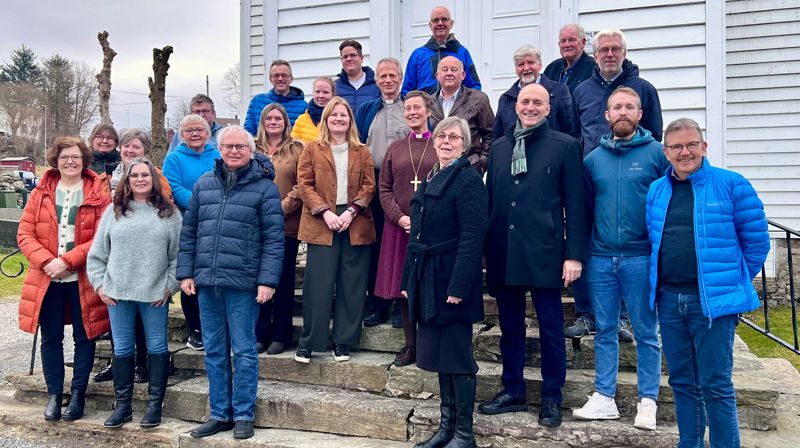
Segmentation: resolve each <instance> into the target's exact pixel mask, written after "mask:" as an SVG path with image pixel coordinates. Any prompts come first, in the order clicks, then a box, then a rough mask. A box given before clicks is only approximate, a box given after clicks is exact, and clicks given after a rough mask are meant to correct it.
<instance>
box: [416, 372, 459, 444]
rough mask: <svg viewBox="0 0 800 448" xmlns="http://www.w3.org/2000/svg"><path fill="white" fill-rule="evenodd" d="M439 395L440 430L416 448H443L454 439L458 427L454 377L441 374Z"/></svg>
mask: <svg viewBox="0 0 800 448" xmlns="http://www.w3.org/2000/svg"><path fill="white" fill-rule="evenodd" d="M439 395H440V396H441V398H442V404H441V406H440V410H441V414H442V416H441V419H440V421H439V430H438V431H436V433H435V434H434V435H433V437H431V438H430V439H428V440H426V441H425V442H422V443H418V444H416V445H414V448H441V447H443V446H445V445H447V442H449V441H450V439H452V438H453V430H454V428H455V426H456V402H455V391H454V390H453V376H452V375H450V374H448V373H440V374H439Z"/></svg>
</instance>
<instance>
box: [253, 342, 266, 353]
mask: <svg viewBox="0 0 800 448" xmlns="http://www.w3.org/2000/svg"><path fill="white" fill-rule="evenodd" d="M265 351H267V344H265V343H263V342H256V352H258V354H259V355H260V354H262V353H264V352H265Z"/></svg>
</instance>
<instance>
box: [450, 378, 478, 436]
mask: <svg viewBox="0 0 800 448" xmlns="http://www.w3.org/2000/svg"><path fill="white" fill-rule="evenodd" d="M453 389H454V390H455V391H456V413H457V417H456V429H455V434H454V435H453V439H452V440H450V443H448V444H447V445H445V448H476V447H477V446H478V445H477V444H476V443H475V434H474V433H473V432H472V412H473V411H474V409H475V375H453Z"/></svg>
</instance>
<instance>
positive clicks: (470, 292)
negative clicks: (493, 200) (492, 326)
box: [400, 157, 489, 325]
mask: <svg viewBox="0 0 800 448" xmlns="http://www.w3.org/2000/svg"><path fill="white" fill-rule="evenodd" d="M469 167H470V163H469V160H468V159H467V158H466V157H462V158H461V159H459V160H458V161H457V162H456V163H455V164H454V165H452V166H450V167H448V168H445V169H444V170H442V171H441V172H440V173H439V174H437V175H436V176H435V177H434V178H433V179H432V180H431V181H430V182H428V181H425V182H423V183H422V185H421V186H420V189H419V191H417V193H416V195H415V196H414V198H413V199H412V200H411V242H409V244H408V252H407V254H406V260H405V265H404V268H403V279H402V282H401V285H400V286H401V288H402V289H403V290H404V291H407V292H408V305H409V308H410V309H411V311H412V312H413V313H415V314H414V315H418V316H421V318H422V320H423V321H424V322H428V323H432V324H437V325H446V324H450V323H474V322H479V321H481V320H482V319H483V293H482V275H481V250H482V248H483V241H484V238H485V237H486V229H487V226H488V221H489V218H488V212H487V210H488V195H487V193H486V187H485V186H484V185H483V181H482V180H481V178H480V176H479V175H478V173H477V172H476V171H475V170H473V169H468V168H469ZM448 296H453V297H458V298H460V299H462V302H461V303H459V304H450V303H446V302H447V297H448Z"/></svg>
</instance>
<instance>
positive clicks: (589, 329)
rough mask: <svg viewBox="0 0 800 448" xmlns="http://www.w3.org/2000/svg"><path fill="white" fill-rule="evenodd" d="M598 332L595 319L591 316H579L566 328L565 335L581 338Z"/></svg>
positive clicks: (570, 337)
mask: <svg viewBox="0 0 800 448" xmlns="http://www.w3.org/2000/svg"><path fill="white" fill-rule="evenodd" d="M596 332H597V329H596V328H595V325H594V319H593V318H592V317H591V316H579V317H578V318H577V319H575V322H574V323H573V324H572V325H570V326H569V327H567V328H565V329H564V337H565V338H569V339H580V338H582V337H584V336H586V335H589V334H594V333H596Z"/></svg>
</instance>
